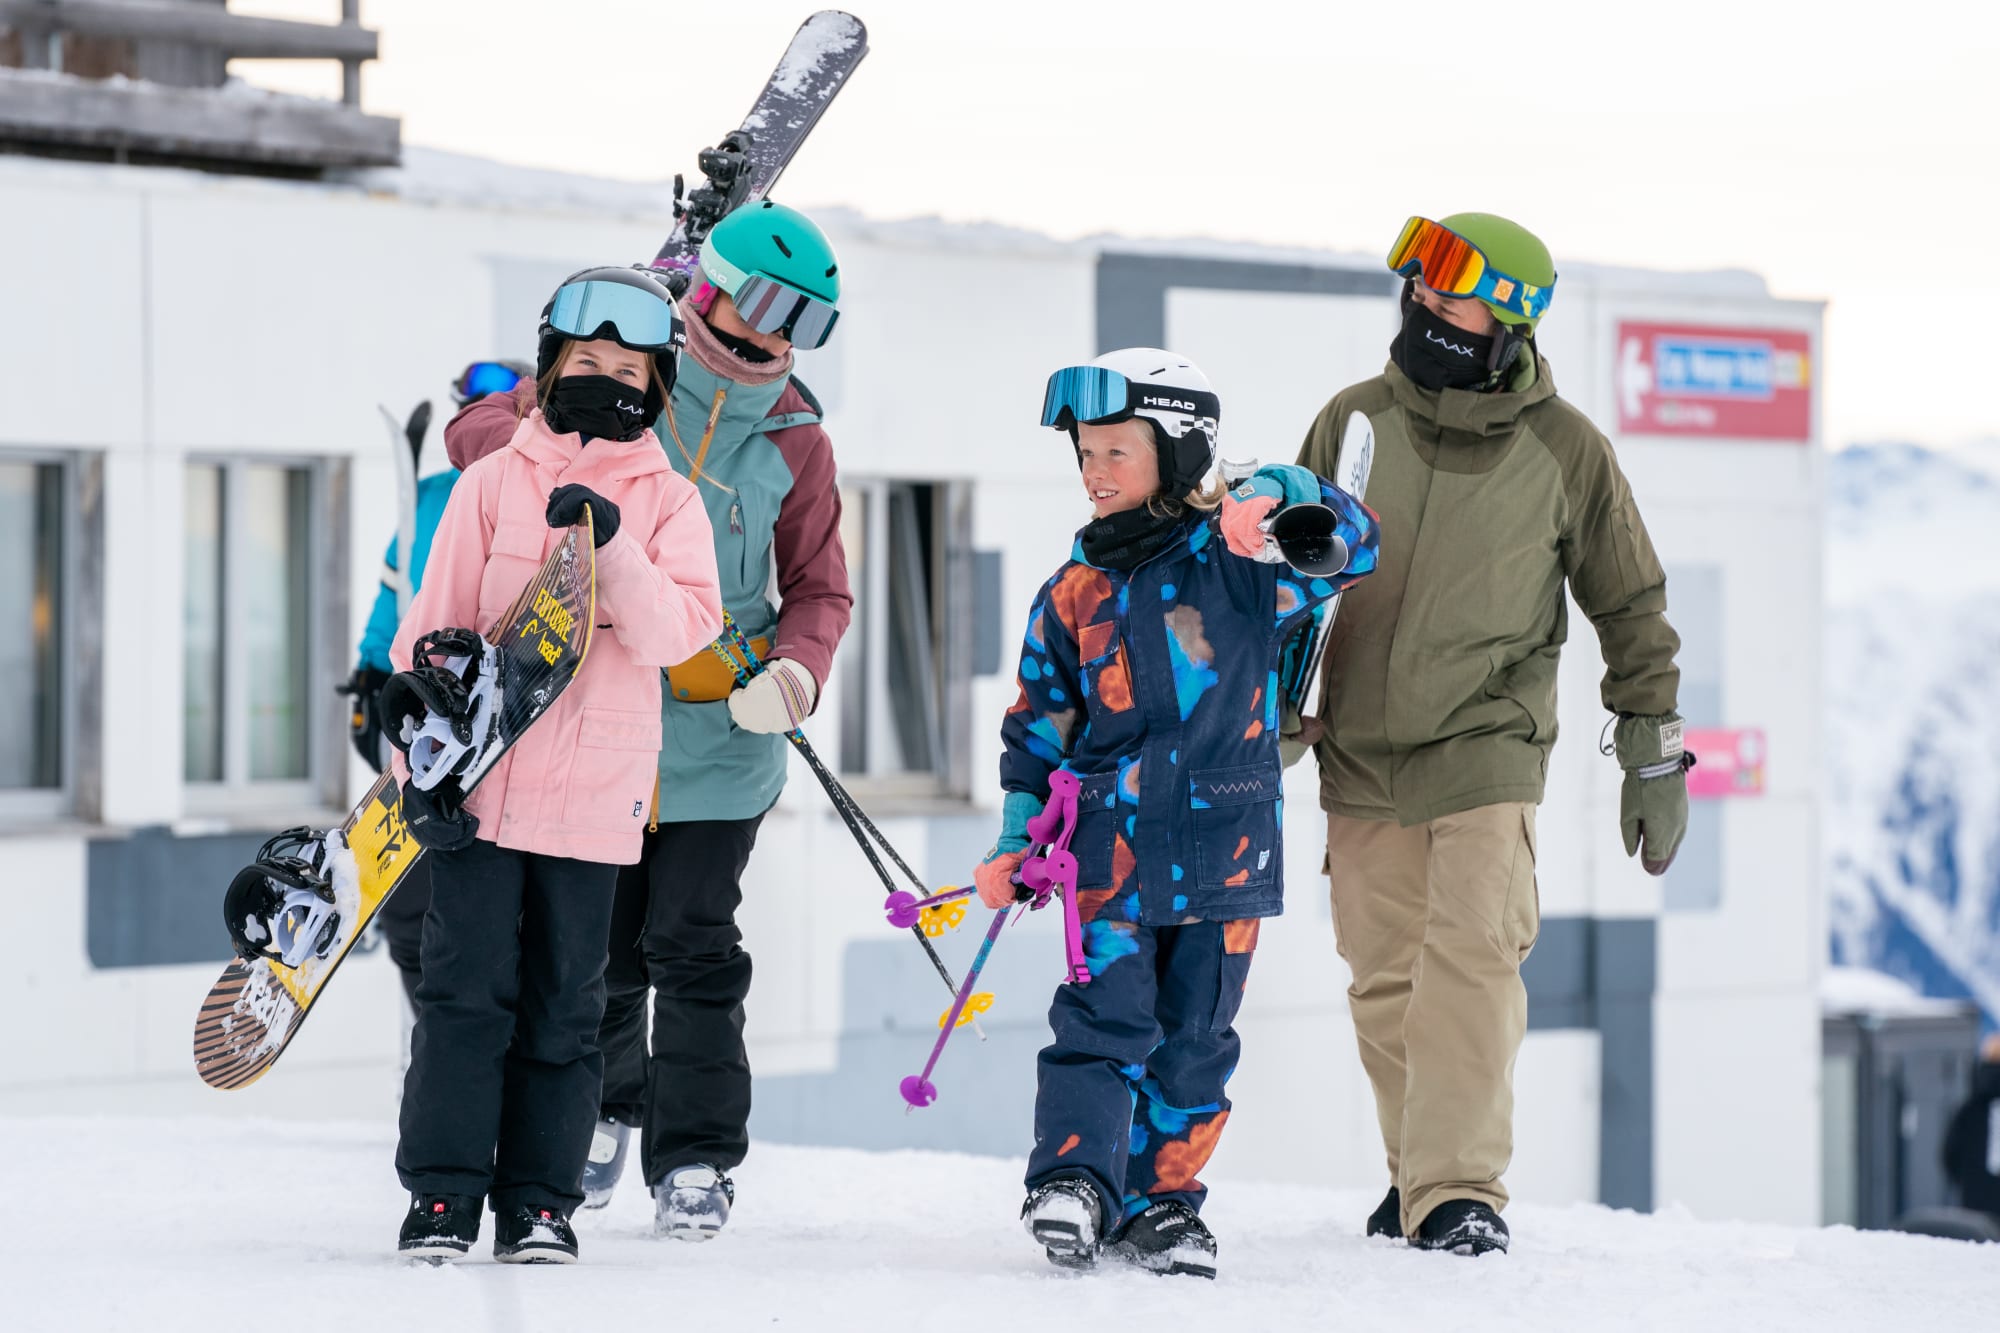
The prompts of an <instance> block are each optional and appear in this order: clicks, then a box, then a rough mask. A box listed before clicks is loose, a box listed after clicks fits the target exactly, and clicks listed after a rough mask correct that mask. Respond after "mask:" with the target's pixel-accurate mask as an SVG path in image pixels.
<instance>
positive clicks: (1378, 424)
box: [1299, 213, 1687, 1253]
mask: <svg viewBox="0 0 2000 1333" xmlns="http://www.w3.org/2000/svg"><path fill="white" fill-rule="evenodd" d="M1389 266H1390V268H1391V269H1394V270H1396V271H1397V272H1399V273H1401V274H1402V276H1403V277H1404V278H1406V279H1408V281H1407V282H1406V284H1405V287H1404V291H1403V297H1402V308H1403V316H1404V322H1403V326H1402V328H1401V330H1400V331H1399V332H1398V333H1397V335H1396V338H1395V340H1394V341H1393V342H1392V343H1391V344H1390V359H1389V365H1388V367H1387V368H1386V369H1385V370H1384V372H1383V373H1382V374H1381V375H1379V376H1377V377H1376V378H1374V379H1371V380H1368V381H1366V382H1364V383H1361V384H1357V385H1355V386H1353V387H1352V388H1349V389H1345V390H1343V391H1342V392H1341V393H1339V394H1338V395H1336V396H1335V397H1334V399H1333V401H1332V402H1331V403H1329V404H1327V406H1326V408H1325V409H1324V410H1323V411H1322V412H1321V413H1320V415H1319V418H1318V420H1317V421H1315V422H1314V423H1313V427H1312V431H1311V433H1310V434H1309V435H1308V436H1307V438H1306V443H1305V448H1304V450H1303V451H1302V452H1301V454H1300V456H1299V462H1300V463H1302V464H1303V465H1304V466H1306V467H1307V468H1310V469H1311V470H1312V471H1314V472H1315V473H1318V474H1319V475H1321V476H1333V475H1336V473H1335V471H1334V455H1335V451H1336V449H1337V447H1338V444H1339V441H1340V438H1341V432H1342V430H1343V429H1344V428H1345V426H1346V424H1347V420H1348V418H1349V416H1350V415H1351V414H1352V413H1355V412H1362V413H1365V414H1366V415H1367V416H1368V418H1369V420H1370V422H1371V423H1372V424H1373V426H1374V430H1375V457H1374V464H1373V470H1372V472H1371V474H1370V476H1369V479H1368V490H1367V501H1368V505H1369V507H1370V508H1372V509H1373V510H1374V511H1375V512H1376V514H1377V515H1378V516H1379V517H1380V519H1381V524H1382V548H1381V564H1380V566H1379V567H1378V568H1377V570H1376V573H1375V575H1374V577H1372V578H1369V579H1365V580H1363V581H1362V582H1361V583H1360V584H1358V585H1357V586H1356V587H1354V588H1352V589H1350V590H1349V591H1348V592H1347V593H1346V594H1345V601H1344V602H1343V604H1342V605H1341V607H1340V610H1339V615H1338V617H1337V619H1336V620H1335V622H1334V625H1333V629H1332V632H1331V634H1330V636H1329V643H1328V646H1327V656H1326V659H1325V667H1324V670H1325V676H1326V688H1325V697H1324V702H1323V704H1322V706H1321V710H1320V722H1321V725H1322V726H1323V727H1324V734H1323V736H1322V738H1321V739H1320V741H1319V742H1318V744H1317V746H1316V747H1315V753H1316V754H1317V756H1318V759H1319V764H1320V804H1321V805H1322V806H1323V807H1324V808H1325V809H1326V811H1327V855H1328V865H1329V867H1330V871H1331V875H1332V882H1333V910H1334V925H1335V930H1336V932H1337V934H1338V937H1339V948H1340V953H1341V956H1342V957H1343V958H1345V959H1346V960H1347V962H1348V964H1349V966H1350V967H1351V968H1352V970H1353V974H1354V981H1353V984H1352V986H1351V987H1350V988H1349V990H1348V998H1349V1001H1350V1004H1351V1007H1352V1012H1353V1018H1354V1028H1355V1033H1356V1035H1357V1037H1358V1038H1359V1041H1360V1047H1361V1061H1362V1064H1363V1066H1364V1067H1365V1068H1366V1070H1367V1073H1368V1078H1369V1081H1370V1082H1371V1083H1372V1084H1373V1085H1374V1090H1375V1104H1376V1111H1377V1114H1378V1116H1379V1119H1380V1123H1381V1130H1382V1141H1383V1145H1384V1147H1385V1148H1386V1149H1387V1151H1388V1165H1389V1177H1390V1182H1391V1185H1390V1189H1389V1194H1388V1197H1387V1198H1385V1199H1384V1200H1383V1203H1382V1206H1381V1207H1380V1208H1378V1209H1377V1210H1376V1212H1375V1215H1374V1216H1373V1217H1371V1218H1370V1219H1369V1223H1368V1231H1369V1234H1371V1235H1390V1236H1403V1235H1407V1236H1408V1237H1409V1238H1410V1240H1411V1242H1412V1243H1413V1244H1416V1245H1420V1246H1424V1247H1426V1248H1435V1249H1445V1250H1451V1251H1454V1252H1458V1253H1481V1252H1486V1251H1494V1250H1498V1251H1504V1250H1505V1249H1506V1247H1507V1239H1508V1235H1507V1227H1506V1224H1505V1223H1504V1222H1502V1221H1501V1220H1500V1217H1499V1210H1500V1209H1501V1208H1503V1207H1504V1206H1505V1205H1506V1201H1507V1190H1506V1187H1505V1186H1504V1185H1503V1184H1502V1183H1501V1176H1502V1174H1503V1173H1504V1172H1505V1171H1506V1168H1507V1164H1508V1161H1509V1159H1510V1158H1511V1157H1512V1155H1513V1113H1514V1093H1513V1071H1514V1057H1515V1054H1516V1052H1518V1050H1519V1049H1520V1045H1521V1037H1522V1034H1523V1033H1524V1032H1525V1030H1526V1028H1527V1016H1528V1015H1527V1010H1528V1004H1527V991H1526V989H1525V988H1524V987H1523V986H1522V984H1521V973H1520V969H1521V963H1522V960H1524V959H1525V958H1526V957H1527V956H1528V950H1529V949H1530V948H1531V947H1532V946H1533V945H1534V942H1535V936H1536V932H1537V930H1538V929H1539V926H1540V909H1539V903H1538V901H1537V896H1536V889H1535V807H1536V806H1537V805H1538V804H1539V803H1540V801H1541V799H1542V787H1543V781H1544V778H1545V777H1546V775H1547V772H1548V759H1549V752H1550V749H1551V748H1552V747H1553V746H1554V744H1555V739H1556V659H1557V656H1558V655H1559V654H1560V652H1561V651H1562V644H1563V641H1564V639H1565V638H1566V637H1567V634H1568V611H1567V605H1566V602H1565V599H1564V596H1563V589H1564V585H1565V584H1567V585H1568V588H1569V591H1570V593H1571V594H1572V595H1573V596H1574V597H1575V599H1576V602H1577V604H1578V605H1579V606H1580V607H1582V608H1583V610H1584V613H1585V614H1586V615H1588V616H1589V617H1590V619H1591V621H1592V623H1593V624H1594V625H1595V626H1596V628H1597V636H1598V641H1599V645H1600V647H1601V648H1602V650H1603V654H1604V661H1605V664H1606V667H1607V670H1606V672H1605V676H1604V683H1603V701H1604V706H1605V707H1606V708H1607V709H1609V710H1611V711H1612V712H1613V713H1615V714H1616V715H1617V718H1618V720H1617V723H1616V726H1615V729H1614V730H1615V735H1616V750H1617V755H1618V759H1619V762H1620V764H1621V765H1623V767H1624V768H1625V770H1626V779H1625V792H1624V799H1623V808H1622V810H1621V822H1622V824H1623V830H1624V836H1625V845H1626V851H1627V853H1628V854H1629V853H1631V852H1634V851H1640V852H1641V859H1642V863H1643V864H1644V866H1645V868H1646V869H1647V870H1648V871H1650V872H1651V873H1653V874H1656V875H1657V874H1660V873H1662V872H1664V871H1665V870H1666V868H1667V865H1668V863H1669V862H1670V861H1671V860H1672V859H1673V855H1674V852H1675V850H1676V849H1677V848H1678V846H1679V844H1680V840H1681V836H1682V834H1683V833H1684V832H1685V830H1686V826H1687V782H1686V777H1685V769H1684V767H1683V765H1684V764H1685V763H1686V762H1687V760H1686V759H1685V758H1684V757H1683V754H1682V747H1681V720H1680V718H1679V716H1678V715H1677V714H1676V713H1675V708H1676V702H1677V700H1676V691H1677V688H1678V686H1679V683H1680V672H1679V669H1678V668H1677V667H1676V666H1675V665H1674V654H1675V651H1676V650H1677V649H1678V648H1679V646H1680V640H1679V638H1678V637H1677V636H1676V635H1675V633H1674V631H1673V629H1672V628H1671V627H1670V626H1669V625H1668V624H1667V620H1666V615H1665V612H1666V607H1667V596H1666V575H1665V573H1664V572H1663V571H1662V570H1661V568H1660V562H1659V559H1658V557H1657V556H1656V555H1655V554H1654V552H1653V544H1652V540H1651V539H1650V538H1649V537H1648V536H1647V533H1646V527H1645V524H1644V523H1642V522H1641V521H1640V518H1639V511H1638V508H1637V506H1636V505H1635V504H1634V503H1633V500H1632V492H1631V489H1630V488H1629V487H1628V486H1627V485H1626V481H1625V477H1624V474H1623V473H1621V472H1620V471H1619V468H1618V460H1617V458H1616V456H1615V455H1614V454H1613V452H1612V449H1611V443H1610V441H1608V440H1607V439H1605V437H1604V435H1603V434H1602V433H1601V432H1600V431H1598V430H1597V429H1596V427H1594V426H1592V425H1591V423H1590V421H1589V420H1588V419H1587V418H1586V417H1585V416H1584V415H1583V414H1582V413H1581V412H1579V411H1577V410H1576V409H1575V408H1574V407H1572V406H1570V405H1569V404H1568V403H1567V402H1564V401H1563V400H1562V399H1561V398H1559V397H1558V396H1557V395H1556V386H1555V381H1554V379H1553V378H1552V376H1551V373H1550V369H1549V363H1548V362H1547V361H1546V360H1544V359H1543V358H1542V357H1541V355H1540V354H1539V352H1538V351H1537V350H1536V347H1535V343H1534V330H1535V325H1536V322H1537V321H1538V320H1539V319H1540V317H1541V315H1542V313H1543V311H1544V310H1545V309H1546V308H1547V304H1548V297H1549V293H1550V291H1551V289H1552V288H1553V286H1554V284H1555V276H1556V275H1555V267H1554V264H1553V263H1552V261H1551V260H1550V258H1549V252H1548V250H1547V248H1546V247H1545V246H1543V244H1542V243H1541V242H1540V241H1539V240H1537V239H1536V238H1535V237H1534V236H1533V235H1531V234H1530V233H1529V232H1527V231H1526V230H1524V229H1523V228H1521V227H1519V226H1517V225H1516V224H1514V223H1511V222H1508V221H1507V220H1505V219H1503V218H1497V217H1493V216H1490V215H1486V214H1474V213H1466V214H1459V215H1456V216H1454V217H1449V218H1446V219H1444V220H1443V221H1442V222H1431V221H1429V220H1427V219H1423V218H1412V219H1411V220H1410V222H1409V224H1408V225H1406V226H1405V228H1404V232H1403V235H1402V236H1401V237H1400V238H1399V239H1398V241H1397V246H1396V248H1395V249H1394V250H1392V251H1391V253H1390V265H1389Z"/></svg>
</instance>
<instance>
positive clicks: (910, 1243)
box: [0, 1117, 2000, 1333]
mask: <svg viewBox="0 0 2000 1333" xmlns="http://www.w3.org/2000/svg"><path fill="white" fill-rule="evenodd" d="M394 1139H395V1135H394V1129H393V1126H391V1125H389V1124H386V1123H383V1124H353V1123H332V1124H298V1123H291V1122H285V1123H278V1122H259V1123H255V1124H246V1123H245V1122H243V1121H240V1120H228V1121H223V1120H201V1119H188V1120H159V1119H146V1120H130V1121H112V1120H83V1119H78V1118H75V1117H68V1118H62V1119H45V1120H0V1143H5V1144H8V1145H14V1146H16V1147H17V1149H18V1148H21V1147H25V1145H29V1144H36V1145H42V1147H41V1150H39V1151H33V1152H27V1151H17V1152H14V1153H10V1154H8V1158H9V1162H8V1165H9V1168H10V1170H9V1183H10V1184H11V1185H12V1186H13V1192H12V1195H11V1197H12V1199H13V1201H14V1204H15V1214H16V1215H15V1217H14V1220H13V1222H12V1223H11V1224H10V1225H9V1226H8V1228H7V1238H6V1242H5V1244H4V1245H0V1311H4V1315H0V1325H4V1326H5V1327H6V1328H8V1329H9V1330H17V1331H19V1333H57V1331H58V1330H60V1333H181V1331H182V1330H187V1331H189V1333H195V1331H197V1330H198V1331H199V1333H215V1330H216V1329H217V1328H219V1327H229V1326H237V1325H241V1326H249V1327H267V1326H268V1327H277V1328H282V1329H284V1330H285V1331H286V1333H321V1331H322V1330H324V1331H325V1333H357V1331H358V1330H367V1333H397V1331H399V1330H404V1329H423V1330H457V1329H563V1330H578V1331H579V1333H584V1331H590V1333H595V1331H597V1330H624V1329H661V1330H678V1329H690V1330H700V1331H701V1333H731V1331H732V1330H738V1329H787V1328H796V1329H810V1330H813V1333H841V1331H842V1330H849V1329H852V1330H866V1333H884V1330H892V1329H926V1330H929V1329H938V1330H943V1329H951V1330H953V1331H954V1333H980V1331H982V1330H989V1329H991V1330H1001V1329H1006V1330H1040V1329H1046V1330H1057V1329H1083V1328H1112V1327H1116V1328H1125V1329H1134V1328H1147V1327H1153V1328H1211V1329H1222V1328H1229V1329H1242V1330H1257V1331H1258V1333H1263V1331H1264V1330H1293V1329H1298V1330H1306V1329H1315V1330H1316V1329H1377V1328H1390V1327H1404V1326H1411V1327H1417V1328H1467V1329H1479V1330H1481V1333H1503V1331H1507V1330H1523V1331H1524V1333H1527V1331H1531V1333H1564V1331H1565V1330H1572V1329H1574V1330H1593V1331H1596V1330H1605V1329H1637V1330H1646V1329H1659V1330H1675V1331H1676V1333H1681V1331H1683V1330H1689V1329H1757V1330H1759V1331H1760V1333H1771V1331H1779V1333H1781V1331H1783V1330H1793V1329H1796V1330H1802V1331H1803V1330H1810V1331H1811V1333H1837V1331H1839V1330H1846V1329H1857V1330H1859V1329H1883V1328H1922V1327H1935V1328H1949V1327H1956V1326H1958V1325H1961V1324H1963V1323H1964V1321H1965V1317H1966V1315H1967V1313H1968V1312H1970V1311H1975V1310H1980V1309H1988V1310H1990V1309H1992V1308H1994V1306H1995V1304H1996V1302H2000V1266H1996V1264H1995V1263H1994V1257H1995V1256H1994V1254H1993V1252H1992V1249H1991V1247H1980V1246H1975V1245H1970V1244H1964V1243H1960V1242H1952V1241H1941V1240H1931V1239H1926V1238H1922V1237H1916V1236H1906V1235H1900V1234H1894V1233H1881V1232H1868V1233H1863V1232H1855V1231H1852V1230H1849V1229H1847V1228H1843V1227H1837V1228H1832V1229H1829V1230H1824V1231H1810V1230H1803V1229H1794V1228H1786V1227H1777V1226H1764V1225H1751V1224H1745V1223H1705V1222H1698V1221H1695V1220H1694V1219H1693V1218H1691V1217H1689V1216H1688V1215H1687V1214H1686V1213H1685V1212H1684V1211H1677V1210H1673V1209H1669V1210H1667V1211H1666V1212H1665V1213H1662V1214H1657V1215H1653V1216H1645V1215H1640V1214H1635V1213H1630V1212H1614V1211H1612V1210H1610V1209H1607V1208H1602V1207H1596V1206H1585V1205H1576V1206H1571V1207H1566V1208H1537V1207H1534V1206H1532V1205H1516V1206H1514V1207H1511V1208H1509V1210H1508V1214H1507V1215H1508V1219H1509V1220H1510V1222H1512V1223H1513V1226H1514V1235H1515V1245H1516V1248H1515V1252H1514V1253H1513V1254H1512V1255H1510V1256H1508V1257H1507V1258H1505V1259H1485V1260H1478V1261H1474V1260H1467V1259H1461V1258H1457V1257H1454V1256H1450V1255H1436V1254H1425V1253H1420V1252H1416V1251H1412V1250H1410V1249H1408V1248H1407V1247H1404V1246H1401V1245H1398V1244H1395V1243H1392V1242H1389V1241H1380V1240H1376V1241H1371V1240H1366V1239H1364V1238H1363V1237H1362V1235H1361V1222H1362V1219H1363V1218H1364V1217H1365V1216H1366V1215H1367V1212H1368V1210H1369V1209H1371V1208H1372V1207H1374V1205H1375V1202H1376V1200H1375V1199H1374V1198H1373V1197H1365V1196H1363V1195H1361V1194H1358V1193H1353V1192H1334V1191H1327V1190H1318V1189H1306V1188H1301V1187H1289V1186H1279V1185H1251V1184H1243V1183H1239V1182H1234V1181H1216V1182H1214V1184H1215V1193H1214V1194H1213V1195H1212V1197H1211V1200H1210V1204H1209V1207H1208V1208H1207V1209H1206V1210H1205V1215H1206V1217H1207V1218H1208V1220H1209V1221H1210V1222H1211V1224H1212V1225H1213V1226H1214V1228H1215V1231H1216V1233H1217V1235H1218V1237H1219V1238H1220V1241H1221V1262H1222V1276H1221V1278H1220V1280H1218V1281H1216V1282H1214V1283H1206V1282H1199V1281H1196V1280H1194V1279H1161V1278H1156V1277H1152V1276H1149V1275H1145V1274H1140V1273H1136V1272H1131V1271H1126V1270H1119V1271H1108V1272H1103V1273H1100V1274H1097V1275H1093V1276H1090V1277H1086V1278H1069V1277H1064V1276H1061V1275H1059V1274H1058V1273H1056V1272H1055V1271H1054V1270H1052V1269H1051V1268H1050V1267H1049V1266H1048V1265H1047V1264H1046V1263H1045V1262H1044V1261H1043V1260H1042V1257H1041V1254H1040V1252H1039V1251H1038V1250H1037V1249H1036V1248H1035V1247H1034V1245H1033V1244H1032V1243H1031V1242H1030V1241H1029V1240H1028V1238H1027V1237H1026V1236H1025V1235H1024V1234H1022V1232H1021V1229H1020V1225H1019V1223H1018V1222H1017V1221H1016V1220H1015V1216H1016V1213H1017V1211H1018V1209H1019V1207H1020V1184H1019V1181H1020V1171H1021V1164H1020V1162H1019V1161H1014V1160H1005V1159H995V1158H990V1157H970V1156H960V1155H956V1154H946V1153H919V1152H897V1153H866V1152H858V1151H853V1150H849V1149H827V1148H790V1147H775V1146H765V1145H757V1146H756V1147H755V1148H754V1150H753V1152H752V1156H751V1159H750V1161H749V1162H748V1163H747V1164H746V1165H745V1166H744V1167H743V1168H742V1169H741V1170H740V1171H739V1172H738V1173H737V1176H736V1179H737V1183H738V1187H739V1188H738V1195H737V1208H736V1212H735V1215H734V1217H733V1218H732V1220H731V1222H730V1226H729V1230H728V1231H727V1232H726V1233H725V1234H724V1235H723V1236H722V1237H720V1238H719V1239H717V1240H715V1241H713V1242H710V1243H709V1244H707V1245H699V1246H697V1245H687V1244H682V1243H679V1242H670V1241H657V1240H655V1239H653V1237H652V1235H651V1223H652V1212H651V1205H650V1200H649V1199H647V1197H646V1195H645V1193H644V1191H643V1190H641V1189H635V1188H631V1182H629V1181H628V1182H627V1188H625V1189H624V1190H622V1191H621V1193H620V1194H619V1195H618V1196H617V1197H616V1198H614V1200H613V1201H612V1205H611V1207H610V1208H608V1209H607V1210H605V1211H604V1212H601V1213H585V1214H582V1215H581V1216H580V1218H579V1226H578V1232H579V1239H580V1241H581V1245H582V1252H583V1257H582V1262H581V1263H579V1264H578V1265H576V1266H575V1267H573V1268H553V1267H538V1268H514V1267H508V1266H503V1265H499V1264H495V1263H494V1262H493V1261H492V1258H491V1238H490V1234H491V1228H490V1222H491V1219H490V1218H488V1219H487V1222H488V1227H487V1230H486V1233H485V1234H482V1236H481V1238H480V1239H481V1244H480V1245H479V1246H478V1247H477V1248H476V1249H475V1250H474V1253H473V1257H472V1258H471V1259H470V1260H468V1261H467V1262H464V1263H462V1264H459V1265H456V1266H452V1267H447V1268H442V1269H429V1268H412V1267H410V1266H408V1265H406V1264H404V1263H402V1262H401V1261H399V1260H398V1259H397V1258H396V1256H395V1254H394V1252H393V1249H394V1243H395V1235H396V1227H397V1224H398V1222H399V1220H400V1215H401V1211H402V1209H403V1208H404V1207H406V1206H407V1196H406V1195H404V1194H403V1193H402V1192H401V1191H400V1190H399V1189H398V1188H397V1185H396V1179H395V1174H394V1172H393V1171H392V1169H391V1165H390V1163H391V1156H392V1153H393V1151H394ZM52 1144H62V1145H65V1150H64V1151H61V1152H52V1151H48V1150H47V1148H48V1145H52ZM281 1191H289V1195H287V1194H285V1193H281Z"/></svg>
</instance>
